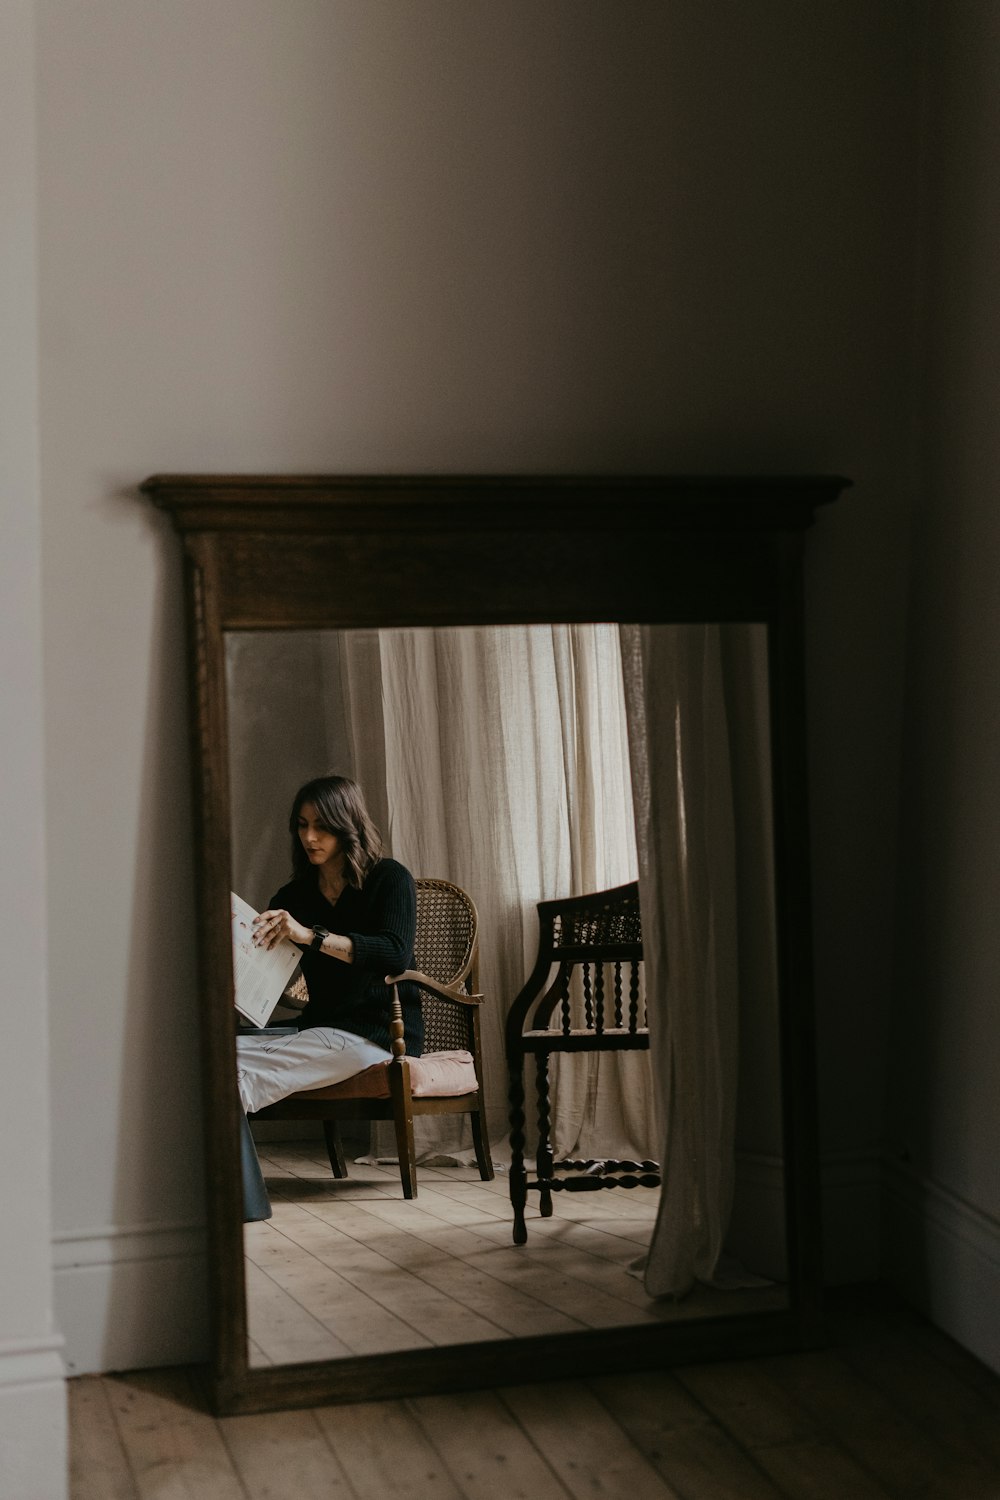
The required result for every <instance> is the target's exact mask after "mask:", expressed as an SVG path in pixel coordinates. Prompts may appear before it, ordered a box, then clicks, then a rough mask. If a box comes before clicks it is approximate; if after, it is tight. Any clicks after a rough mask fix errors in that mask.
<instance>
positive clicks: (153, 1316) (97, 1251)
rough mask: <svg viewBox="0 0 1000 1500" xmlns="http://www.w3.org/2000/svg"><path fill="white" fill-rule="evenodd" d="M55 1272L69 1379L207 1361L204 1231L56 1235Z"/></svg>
mask: <svg viewBox="0 0 1000 1500" xmlns="http://www.w3.org/2000/svg"><path fill="white" fill-rule="evenodd" d="M53 1271H54V1278H53V1279H54V1288H55V1306H56V1319H57V1322H58V1325H59V1327H60V1328H61V1330H62V1333H63V1337H64V1340H65V1361H66V1369H67V1372H68V1373H69V1374H71V1375H83V1374H93V1373H97V1372H100V1371H106V1370H134V1369H143V1368H147V1367H149V1366H151V1365H174V1364H192V1363H198V1362H200V1361H201V1360H203V1359H205V1357H206V1353H207V1327H208V1324H207V1298H206V1262H205V1231H204V1228H203V1226H202V1225H199V1224H190V1223H163V1224H138V1225H110V1226H105V1227H101V1228H95V1229H87V1230H80V1231H72V1232H68V1233H67V1232H64V1233H61V1234H57V1235H55V1236H54V1239H53Z"/></svg>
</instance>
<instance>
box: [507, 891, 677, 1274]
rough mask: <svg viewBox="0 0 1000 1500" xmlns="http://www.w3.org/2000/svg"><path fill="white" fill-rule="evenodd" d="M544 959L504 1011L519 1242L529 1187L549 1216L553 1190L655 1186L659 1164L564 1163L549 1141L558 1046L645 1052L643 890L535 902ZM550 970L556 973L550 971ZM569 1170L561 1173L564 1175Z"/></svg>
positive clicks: (513, 1192)
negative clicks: (531, 1066)
mask: <svg viewBox="0 0 1000 1500" xmlns="http://www.w3.org/2000/svg"><path fill="white" fill-rule="evenodd" d="M538 917H539V935H538V958H537V961H536V963H535V967H534V969H533V971H532V973H531V977H530V978H529V980H528V982H527V984H526V985H525V987H524V989H523V990H522V991H521V993H520V994H519V995H518V997H517V999H516V1000H515V1001H514V1004H513V1005H512V1007H511V1010H510V1014H509V1015H508V1017H507V1030H506V1050H507V1067H508V1072H509V1075H510V1201H511V1206H512V1208H513V1210H514V1243H515V1245H523V1244H524V1243H525V1241H526V1240H527V1238H528V1231H527V1227H526V1225H525V1220H524V1211H525V1207H526V1204H527V1201H528V1192H529V1191H536V1192H537V1193H538V1195H539V1209H540V1212H541V1214H542V1217H543V1218H548V1217H549V1216H550V1215H551V1213H552V1194H553V1192H562V1191H569V1192H593V1191H596V1190H599V1189H601V1188H613V1187H658V1186H659V1184H660V1175H659V1166H658V1164H657V1163H656V1162H653V1161H642V1162H633V1161H610V1160H605V1161H561V1162H556V1161H555V1160H554V1159H553V1151H552V1144H551V1137H550V1127H551V1106H550V1101H549V1058H550V1056H551V1055H552V1054H553V1053H559V1052H576V1053H579V1052H596V1051H600V1052H610V1051H625V1050H632V1051H634V1050H639V1049H648V1047H649V1030H648V1028H647V1025H646V1006H645V1000H644V996H643V989H642V926H641V922H640V917H639V887H638V884H637V882H635V881H633V882H631V883H630V884H629V885H622V886H618V887H616V888H615V889H614V890H608V891H598V892H596V893H594V894H591V895H586V896H572V897H566V898H564V899H560V900H556V901H540V902H539V903H538ZM553 968H555V973H554V974H553ZM528 1056H532V1057H534V1059H535V1085H536V1097H537V1125H538V1146H537V1151H536V1157H535V1166H536V1171H535V1176H534V1177H533V1178H532V1177H529V1176H528V1172H527V1170H526V1168H525V1164H524V1147H525V1090H524V1066H525V1059H526V1058H527V1057H528ZM560 1171H561V1172H563V1173H565V1174H567V1175H565V1176H559V1175H557V1174H558V1173H559V1172H560Z"/></svg>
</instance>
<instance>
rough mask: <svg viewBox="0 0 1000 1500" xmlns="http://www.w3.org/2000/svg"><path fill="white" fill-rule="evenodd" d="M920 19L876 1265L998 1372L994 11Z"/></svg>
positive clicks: (997, 135) (997, 108) (947, 8)
mask: <svg viewBox="0 0 1000 1500" xmlns="http://www.w3.org/2000/svg"><path fill="white" fill-rule="evenodd" d="M932 22H933V24H932V28H931V32H930V38H929V57H930V58H931V59H933V65H932V67H931V68H930V70H929V81H930V86H929V95H928V108H927V122H926V130H927V164H928V171H927V187H926V203H925V217H926V236H925V247H926V257H925V266H924V276H923V294H924V326H925V330H926V342H925V348H924V351H923V371H924V383H923V389H922V404H921V410H920V446H921V459H922V467H923V472H924V475H925V485H924V488H923V495H922V501H921V504H920V506H919V508H918V510H917V513H916V518H915V526H914V544H913V590H912V596H911V602H910V622H909V635H908V652H907V693H906V717H905V734H904V745H905V749H904V757H903V800H902V823H901V827H902V838H901V848H900V871H901V876H900V909H899V927H898V939H899V965H898V981H897V986H896V1000H895V1006H894V1012H893V1029H892V1053H891V1057H892V1068H891V1073H890V1093H889V1108H888V1117H887V1141H888V1168H887V1173H888V1189H889V1192H888V1200H887V1208H888V1213H887V1236H886V1265H887V1269H888V1270H889V1271H890V1273H891V1274H892V1275H893V1276H894V1277H896V1278H897V1279H898V1280H899V1282H900V1284H901V1285H902V1286H903V1287H904V1289H905V1290H906V1291H907V1292H909V1293H910V1294H911V1295H913V1296H915V1297H916V1298H917V1299H918V1300H919V1301H920V1302H921V1303H922V1305H923V1306H924V1307H926V1308H927V1310H928V1311H929V1312H931V1314H932V1315H933V1316H934V1317H935V1318H936V1319H937V1320H939V1321H940V1322H941V1323H942V1324H943V1325H944V1326H945V1327H946V1328H948V1329H949V1331H950V1332H952V1333H954V1334H955V1336H956V1337H957V1338H959V1339H961V1340H962V1341H963V1342H964V1343H966V1344H968V1345H969V1346H970V1347H972V1348H973V1349H974V1350H975V1351H976V1352H977V1353H978V1354H980V1355H981V1357H982V1358H984V1359H986V1360H988V1361H989V1362H990V1363H991V1364H992V1365H993V1366H994V1367H1000V1169H998V1165H997V1163H998V1149H997V1143H998V1141H1000V999H998V996H1000V920H998V916H997V893H998V891H1000V503H998V486H1000V422H998V416H997V413H998V408H1000V364H998V360H997V349H998V347H1000V293H998V281H997V264H998V245H1000V187H998V182H997V160H998V152H1000V99H998V95H997V87H996V80H997V76H998V71H1000V10H998V8H997V6H996V5H995V4H993V3H991V0H975V3H971V4H965V5H962V6H952V5H945V4H939V5H935V6H934V7H933V8H932Z"/></svg>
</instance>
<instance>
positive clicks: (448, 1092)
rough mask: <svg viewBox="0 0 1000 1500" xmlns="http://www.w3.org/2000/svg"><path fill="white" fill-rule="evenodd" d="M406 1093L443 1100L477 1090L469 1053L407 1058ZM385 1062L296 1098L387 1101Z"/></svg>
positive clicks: (474, 1069) (416, 1097) (416, 1096)
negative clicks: (407, 1087) (408, 1087)
mask: <svg viewBox="0 0 1000 1500" xmlns="http://www.w3.org/2000/svg"><path fill="white" fill-rule="evenodd" d="M406 1061H407V1065H408V1067H409V1070H410V1094H411V1095H412V1097H413V1098H414V1099H446V1098H451V1097H452V1096H454V1095H457V1094H474V1093H475V1092H476V1090H477V1089H478V1087H479V1083H478V1080H477V1078H476V1065H475V1063H474V1062H473V1059H472V1053H471V1052H428V1053H427V1054H426V1056H424V1057H408V1058H407V1060H406ZM389 1067H390V1064H389V1063H387V1062H386V1063H375V1064H374V1066H373V1067H370V1068H365V1070H364V1072H363V1073H356V1074H355V1075H354V1077H353V1078H346V1079H345V1080H344V1082H343V1083H334V1084H331V1085H329V1087H327V1088H320V1089H303V1090H301V1092H300V1093H298V1094H297V1095H296V1098H298V1099H303V1100H305V1099H330V1100H335V1099H388V1098H389Z"/></svg>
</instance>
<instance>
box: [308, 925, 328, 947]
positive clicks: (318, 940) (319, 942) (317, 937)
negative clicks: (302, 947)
mask: <svg viewBox="0 0 1000 1500" xmlns="http://www.w3.org/2000/svg"><path fill="white" fill-rule="evenodd" d="M313 933H314V936H313V940H312V942H311V943H310V944H309V946H310V948H322V946H323V941H324V939H325V938H328V937H329V936H330V934H329V933H328V932H327V930H326V928H325V927H314V928H313Z"/></svg>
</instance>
